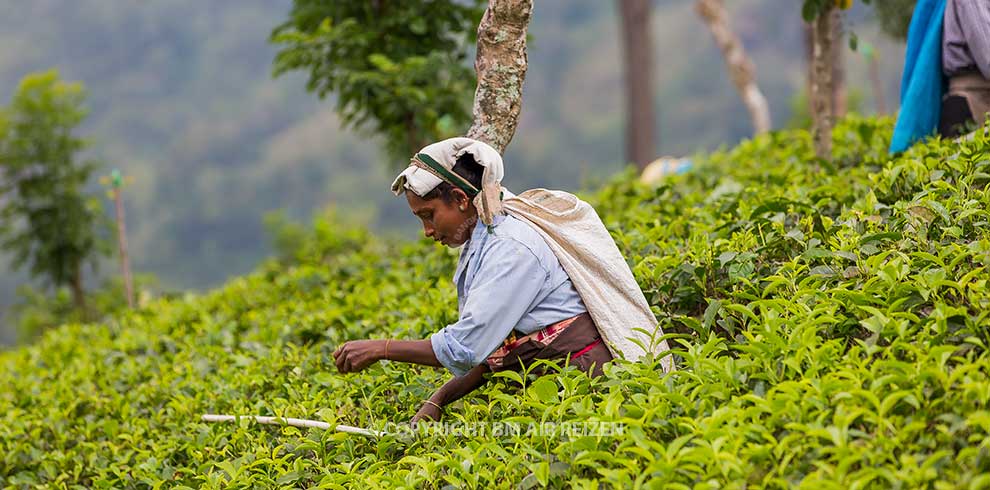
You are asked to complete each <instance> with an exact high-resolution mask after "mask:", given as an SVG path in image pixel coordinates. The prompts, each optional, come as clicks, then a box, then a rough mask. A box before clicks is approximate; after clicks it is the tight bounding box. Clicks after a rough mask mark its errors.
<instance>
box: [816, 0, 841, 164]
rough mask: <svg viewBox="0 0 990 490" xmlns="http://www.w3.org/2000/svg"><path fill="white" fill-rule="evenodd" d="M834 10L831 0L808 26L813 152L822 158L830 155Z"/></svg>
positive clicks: (832, 114)
mask: <svg viewBox="0 0 990 490" xmlns="http://www.w3.org/2000/svg"><path fill="white" fill-rule="evenodd" d="M834 10H835V7H834V6H832V5H831V4H830V5H829V6H828V10H826V11H825V12H822V13H820V14H819V15H818V17H817V18H816V19H815V21H814V22H813V23H812V26H811V34H812V35H811V37H812V47H811V48H812V49H811V51H812V59H811V75H812V77H811V120H812V128H811V134H812V138H813V140H814V144H815V155H817V156H818V157H819V158H824V159H828V158H830V157H831V155H832V124H833V118H834V115H835V107H834V105H833V98H832V97H833V95H834V94H833V87H832V83H833V80H832V75H833V68H834V67H833V65H832V63H833V62H834V60H835V58H834V56H833V53H832V50H833V45H834V42H833V41H834V35H835V30H834V29H833V28H832V23H833V21H834V19H835V16H834V15H833V11H834Z"/></svg>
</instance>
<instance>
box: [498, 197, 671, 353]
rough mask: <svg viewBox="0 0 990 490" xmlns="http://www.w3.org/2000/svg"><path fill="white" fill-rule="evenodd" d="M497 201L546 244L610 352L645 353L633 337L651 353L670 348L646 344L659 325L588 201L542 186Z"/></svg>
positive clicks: (658, 333) (660, 333)
mask: <svg viewBox="0 0 990 490" xmlns="http://www.w3.org/2000/svg"><path fill="white" fill-rule="evenodd" d="M502 204H503V206H504V209H505V210H506V211H507V212H508V213H509V214H510V215H512V216H515V217H516V218H519V219H521V220H523V221H524V222H527V223H529V224H530V225H532V226H533V227H534V228H535V229H536V230H537V231H539V233H540V235H542V236H543V238H544V239H545V240H546V241H547V244H548V245H550V249H551V250H553V253H554V255H556V256H557V259H558V260H559V261H560V265H561V266H562V267H563V268H564V271H565V272H567V275H568V276H569V277H570V278H571V282H572V283H574V288H575V289H577V292H578V294H579V295H581V299H582V300H583V301H584V305H585V306H586V307H587V308H588V313H590V314H591V318H592V319H594V320H595V325H597V326H598V331H599V333H600V334H601V336H602V339H603V340H604V341H605V343H606V344H607V345H608V347H609V350H610V351H611V352H612V355H613V356H614V357H616V358H618V357H623V358H625V359H627V360H631V361H635V360H638V359H639V358H640V357H642V356H643V355H644V354H646V351H644V349H643V348H642V347H640V346H639V345H637V344H636V342H634V340H635V341H638V342H639V343H641V344H642V345H643V346H645V347H646V348H648V349H651V350H652V351H653V353H654V354H656V355H660V354H662V353H664V352H666V351H668V350H670V348H669V347H668V345H667V341H666V340H664V341H661V342H655V341H654V342H653V345H651V336H653V338H654V339H656V338H659V337H661V336H663V331H662V330H661V329H660V327H659V325H658V324H657V319H656V317H655V316H654V315H653V311H652V310H650V305H649V303H647V301H646V297H644V296H643V291H642V290H640V288H639V284H637V283H636V278H634V277H633V275H632V271H631V270H629V265H628V264H626V260H625V259H624V258H623V257H622V252H620V251H619V248H618V247H617V246H616V245H615V241H614V240H612V236H611V235H609V233H608V230H607V229H606V228H605V224H604V223H602V220H601V218H599V217H598V213H596V212H595V209H594V208H593V207H592V206H591V205H590V204H588V203H586V202H584V201H582V200H580V199H578V197H577V196H575V195H573V194H570V193H567V192H563V191H554V190H547V189H531V190H528V191H525V192H523V193H521V194H519V195H511V193H509V192H506V197H505V199H504V201H503V203H502ZM644 331H645V332H644ZM646 332H649V334H648V333H646ZM662 365H663V368H664V371H666V372H670V371H672V370H673V369H674V362H673V359H672V357H671V356H669V355H668V356H666V357H665V358H664V359H663V361H662Z"/></svg>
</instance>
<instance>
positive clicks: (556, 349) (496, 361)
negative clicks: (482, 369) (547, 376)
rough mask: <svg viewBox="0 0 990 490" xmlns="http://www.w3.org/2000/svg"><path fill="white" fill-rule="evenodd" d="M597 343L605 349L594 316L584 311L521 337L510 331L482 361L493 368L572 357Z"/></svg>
mask: <svg viewBox="0 0 990 490" xmlns="http://www.w3.org/2000/svg"><path fill="white" fill-rule="evenodd" d="M598 346H602V348H599V351H601V350H604V351H605V353H607V352H608V351H607V349H604V347H605V346H604V344H603V343H602V338H601V336H600V335H599V333H598V328H597V327H595V322H594V320H592V319H591V315H590V314H589V313H588V312H584V313H581V314H580V315H577V316H574V317H571V318H568V319H566V320H561V321H559V322H557V323H554V324H551V325H549V326H547V327H544V328H542V329H540V330H537V331H536V332H533V333H531V334H528V335H524V336H521V337H519V336H517V335H516V332H515V331H513V333H512V334H511V335H509V337H508V338H506V339H505V341H504V342H502V345H501V346H500V347H499V348H498V349H495V352H492V354H491V355H490V356H488V358H487V359H486V360H485V363H486V364H487V365H488V367H489V368H490V369H491V370H492V371H502V370H506V369H516V368H518V367H519V366H520V365H521V363H524V362H527V363H528V362H530V361H534V360H537V359H560V358H566V357H568V355H569V356H570V358H571V359H575V358H577V357H579V356H582V355H584V354H586V353H588V352H591V351H592V350H595V348H596V347H598ZM608 357H609V358H611V355H608Z"/></svg>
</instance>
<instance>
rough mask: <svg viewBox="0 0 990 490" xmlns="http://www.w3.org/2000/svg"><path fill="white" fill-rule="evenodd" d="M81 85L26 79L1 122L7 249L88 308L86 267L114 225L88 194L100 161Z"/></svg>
mask: <svg viewBox="0 0 990 490" xmlns="http://www.w3.org/2000/svg"><path fill="white" fill-rule="evenodd" d="M84 98H85V94H84V91H83V86H82V84H79V83H66V82H62V81H61V80H59V77H58V73H57V72H56V71H54V70H53V71H48V72H44V73H37V74H31V75H28V76H26V77H25V78H24V79H23V80H22V81H21V83H20V85H19V86H18V88H17V92H16V93H15V94H14V96H13V99H12V101H11V103H10V105H9V106H8V107H7V108H5V109H3V117H2V118H0V119H3V120H4V121H5V122H3V123H0V249H2V250H4V251H7V252H10V253H12V254H13V255H14V260H13V264H14V266H15V267H23V266H28V267H29V270H30V272H31V274H32V276H35V277H41V278H43V279H45V280H47V281H48V282H49V283H50V284H51V285H53V286H55V287H61V286H68V287H69V288H70V289H71V291H72V297H73V302H74V303H75V305H76V307H77V308H79V309H80V310H85V291H84V288H83V266H84V265H85V264H86V263H91V264H92V265H93V266H94V267H95V266H96V261H97V259H98V257H99V255H100V254H101V253H103V254H105V253H106V252H107V251H108V250H107V249H108V247H107V246H106V244H105V236H106V235H107V233H106V227H107V224H108V222H107V220H106V219H105V218H104V217H103V216H102V215H101V213H100V206H99V200H98V199H97V198H96V197H95V196H91V195H89V194H87V193H86V192H85V191H84V187H85V186H86V183H87V182H88V180H89V177H90V175H91V173H92V172H93V170H94V169H95V168H96V163H95V162H92V161H83V160H80V158H79V152H80V151H81V150H83V148H84V147H85V141H83V140H82V139H80V138H79V137H77V136H75V135H74V134H73V133H74V131H75V129H76V127H77V126H78V125H79V124H80V123H81V122H82V121H83V119H84V117H85V115H86V112H85V110H84V109H83V108H82V104H83V100H84Z"/></svg>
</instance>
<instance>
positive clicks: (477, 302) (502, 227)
mask: <svg viewBox="0 0 990 490" xmlns="http://www.w3.org/2000/svg"><path fill="white" fill-rule="evenodd" d="M493 224H494V228H493V229H492V233H488V229H487V227H486V226H485V225H484V224H483V223H482V222H481V220H479V221H478V224H477V225H475V227H474V230H473V231H472V233H471V238H470V239H469V240H468V241H467V242H466V243H465V244H464V247H465V249H464V250H462V251H461V255H460V258H459V259H458V261H457V270H456V272H454V284H455V285H456V286H457V306H458V310H459V312H460V315H459V318H460V319H459V320H458V321H457V322H456V323H453V324H451V325H447V326H446V327H444V328H443V329H441V330H440V331H439V332H437V333H435V334H433V335H432V336H431V337H430V342H431V344H432V345H433V352H434V354H436V356H437V359H438V360H439V361H440V363H441V364H443V365H444V366H445V367H446V368H447V369H449V370H450V371H451V372H453V373H454V374H455V375H456V376H463V375H464V374H466V373H467V372H468V371H470V370H471V368H473V367H475V366H477V365H479V364H481V363H482V362H483V361H484V360H485V359H486V358H487V357H488V356H489V355H491V353H492V352H493V351H494V350H495V349H496V348H497V347H498V346H499V345H500V344H501V343H502V341H504V340H505V338H506V337H508V336H509V333H510V332H512V330H513V329H516V330H518V331H519V332H521V333H523V334H529V333H533V332H535V331H537V330H540V329H541V328H543V327H546V326H547V325H550V324H553V323H557V322H559V321H561V320H566V319H568V318H571V317H573V316H577V315H580V314H581V313H584V312H585V311H587V308H585V306H584V302H583V301H581V296H580V295H578V293H577V290H576V289H574V285H573V284H572V283H571V279H570V278H569V277H568V276H567V273H566V272H564V269H563V267H561V266H560V262H559V261H558V260H557V256H556V255H554V254H553V251H552V250H551V249H550V246H549V245H547V242H546V241H545V240H544V239H543V237H542V236H540V234H539V233H538V232H537V231H536V230H535V229H533V228H532V227H531V226H530V225H528V224H526V223H524V222H522V221H520V220H519V219H518V218H515V217H512V216H496V217H495V220H494V223H493Z"/></svg>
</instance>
